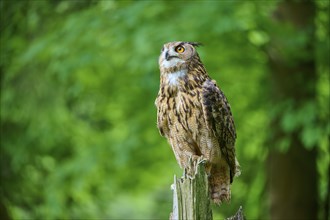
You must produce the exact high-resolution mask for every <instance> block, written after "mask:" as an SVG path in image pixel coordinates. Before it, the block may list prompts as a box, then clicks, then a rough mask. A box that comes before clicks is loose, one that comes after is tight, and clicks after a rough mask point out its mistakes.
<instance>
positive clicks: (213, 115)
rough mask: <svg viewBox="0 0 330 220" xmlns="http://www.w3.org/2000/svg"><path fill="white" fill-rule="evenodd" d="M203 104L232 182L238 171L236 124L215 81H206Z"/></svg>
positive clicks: (207, 122)
mask: <svg viewBox="0 0 330 220" xmlns="http://www.w3.org/2000/svg"><path fill="white" fill-rule="evenodd" d="M202 105H203V112H204V118H205V121H206V124H207V127H208V129H209V130H210V131H211V132H213V134H214V136H215V137H216V138H217V139H218V142H219V145H220V148H221V153H222V155H224V156H225V159H226V161H227V163H228V165H229V167H230V182H232V181H233V177H234V175H235V172H236V162H235V160H236V159H235V140H236V131H235V125H234V120H233V116H232V114H231V110H230V105H229V103H228V101H227V99H226V97H225V95H224V94H223V92H222V91H221V90H220V89H219V88H218V87H217V85H216V84H215V81H211V80H206V81H205V82H204V84H203V93H202Z"/></svg>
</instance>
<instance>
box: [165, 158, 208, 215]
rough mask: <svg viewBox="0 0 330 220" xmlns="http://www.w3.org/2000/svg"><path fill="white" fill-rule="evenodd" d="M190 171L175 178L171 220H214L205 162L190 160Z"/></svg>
mask: <svg viewBox="0 0 330 220" xmlns="http://www.w3.org/2000/svg"><path fill="white" fill-rule="evenodd" d="M189 164H190V167H189V170H185V172H184V174H183V176H182V177H181V178H177V177H176V176H174V183H173V185H172V186H171V187H172V190H173V211H172V213H171V214H170V219H171V220H174V219H175V220H183V219H205V220H212V209H211V200H210V196H209V184H208V178H207V174H206V172H205V161H204V160H200V159H199V160H197V161H193V160H191V159H190V160H189Z"/></svg>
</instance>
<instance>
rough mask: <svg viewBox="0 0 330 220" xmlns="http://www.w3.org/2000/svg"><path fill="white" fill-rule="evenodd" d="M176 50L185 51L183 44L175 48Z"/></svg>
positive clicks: (178, 51)
mask: <svg viewBox="0 0 330 220" xmlns="http://www.w3.org/2000/svg"><path fill="white" fill-rule="evenodd" d="M175 52H177V53H183V52H184V47H183V46H177V47H176V48H175Z"/></svg>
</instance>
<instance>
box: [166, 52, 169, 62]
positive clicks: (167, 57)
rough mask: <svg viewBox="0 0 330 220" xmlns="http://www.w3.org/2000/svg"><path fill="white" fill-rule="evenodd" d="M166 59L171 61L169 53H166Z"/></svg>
mask: <svg viewBox="0 0 330 220" xmlns="http://www.w3.org/2000/svg"><path fill="white" fill-rule="evenodd" d="M165 59H166V60H167V61H169V60H170V55H169V54H168V51H166V53H165Z"/></svg>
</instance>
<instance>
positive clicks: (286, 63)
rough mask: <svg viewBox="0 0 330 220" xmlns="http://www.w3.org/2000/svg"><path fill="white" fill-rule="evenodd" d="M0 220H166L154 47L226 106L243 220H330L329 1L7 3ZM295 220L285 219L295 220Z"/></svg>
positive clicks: (166, 151) (165, 166) (175, 169)
mask: <svg viewBox="0 0 330 220" xmlns="http://www.w3.org/2000/svg"><path fill="white" fill-rule="evenodd" d="M0 7H1V30H0V31H1V59H0V70H1V190H0V199H1V200H0V205H1V219H6V218H7V219H11V218H12V219H168V217H169V213H170V211H171V209H172V192H171V190H170V185H171V183H172V182H173V175H174V174H176V175H178V176H181V174H182V171H181V170H180V169H179V166H178V165H177V163H176V161H175V158H174V155H173V153H172V150H171V149H170V147H169V145H168V144H167V142H166V140H165V139H164V138H162V137H161V136H160V135H159V133H158V130H157V128H156V109H155V106H154V100H155V98H156V95H157V92H158V88H159V69H158V56H159V53H160V49H161V48H162V45H163V43H166V42H169V41H174V40H183V41H197V42H202V43H203V44H204V46H203V47H200V48H198V51H199V53H200V56H201V59H202V61H203V62H204V64H205V66H206V69H207V70H208V72H209V74H210V75H211V77H212V78H214V79H215V80H217V82H218V84H219V85H220V87H221V88H222V90H223V91H224V92H225V94H226V96H227V98H228V99H229V102H230V104H231V106H232V111H233V115H234V119H235V122H236V128H237V134H238V139H237V146H236V149H237V155H238V159H239V161H240V164H241V167H242V175H241V176H240V177H239V178H237V179H235V180H234V183H233V185H232V202H231V203H230V204H224V205H222V206H221V207H216V206H214V207H213V212H214V219H221V218H224V217H228V216H231V215H233V214H234V213H235V212H236V211H237V209H238V207H239V206H240V205H242V206H243V208H244V212H245V215H246V217H247V218H248V219H303V218H306V219H329V154H330V150H329V137H330V136H329V133H330V132H329V131H330V125H329V98H330V97H329V1H328V0H324V1H323V0H317V1H312V0H309V1H308V0H305V1H299V0H297V1H289V0H286V1H193V2H190V1H179V2H169V1H111V0H106V1H93V0H88V1H82V0H81V1H75V0H70V1H58V0H44V1H33V0H24V1H18V0H16V1H15V0H10V1H4V0H2V1H1V3H0ZM293 217H294V218H293Z"/></svg>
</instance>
